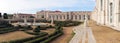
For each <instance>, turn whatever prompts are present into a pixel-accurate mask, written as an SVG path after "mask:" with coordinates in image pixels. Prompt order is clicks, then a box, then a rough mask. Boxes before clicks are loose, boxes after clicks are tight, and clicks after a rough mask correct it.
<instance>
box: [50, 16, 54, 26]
mask: <svg viewBox="0 0 120 43" xmlns="http://www.w3.org/2000/svg"><path fill="white" fill-rule="evenodd" d="M53 20H54V19H53V17H52V18H51V25H53V23H54V21H53Z"/></svg>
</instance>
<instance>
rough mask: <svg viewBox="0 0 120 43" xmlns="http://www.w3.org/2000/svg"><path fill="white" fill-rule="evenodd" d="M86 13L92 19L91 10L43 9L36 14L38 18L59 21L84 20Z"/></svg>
mask: <svg viewBox="0 0 120 43" xmlns="http://www.w3.org/2000/svg"><path fill="white" fill-rule="evenodd" d="M85 15H87V16H88V19H90V15H91V11H70V12H62V11H49V10H42V11H38V12H37V14H36V15H35V17H36V18H38V19H46V20H52V19H53V20H57V21H65V20H72V21H84V20H85Z"/></svg>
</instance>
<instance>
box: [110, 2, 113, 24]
mask: <svg viewBox="0 0 120 43" xmlns="http://www.w3.org/2000/svg"><path fill="white" fill-rule="evenodd" d="M112 18H113V4H112V3H110V23H112V21H113V20H112Z"/></svg>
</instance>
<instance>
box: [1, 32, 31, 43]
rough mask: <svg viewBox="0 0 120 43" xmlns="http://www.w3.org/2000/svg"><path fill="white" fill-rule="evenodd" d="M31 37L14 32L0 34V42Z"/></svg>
mask: <svg viewBox="0 0 120 43" xmlns="http://www.w3.org/2000/svg"><path fill="white" fill-rule="evenodd" d="M32 36H33V35H29V34H27V33H24V32H23V31H15V32H10V33H6V34H0V42H3V41H9V40H15V39H21V38H26V37H32Z"/></svg>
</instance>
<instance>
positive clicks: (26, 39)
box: [8, 33, 48, 43]
mask: <svg viewBox="0 0 120 43" xmlns="http://www.w3.org/2000/svg"><path fill="white" fill-rule="evenodd" d="M46 35H48V33H42V34H40V35H37V36H35V37H29V38H23V39H17V40H11V41H8V43H24V42H27V41H31V40H35V39H36V38H41V37H43V36H46Z"/></svg>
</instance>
